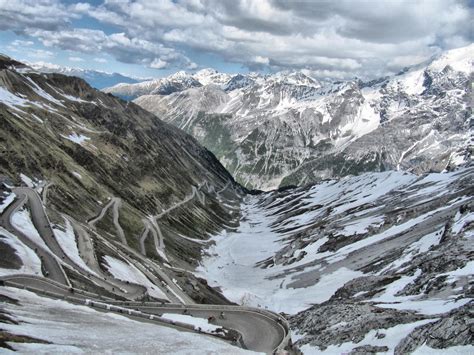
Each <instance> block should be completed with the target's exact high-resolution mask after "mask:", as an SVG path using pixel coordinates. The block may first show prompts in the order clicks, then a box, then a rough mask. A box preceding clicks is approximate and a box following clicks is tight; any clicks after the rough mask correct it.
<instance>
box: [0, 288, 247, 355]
mask: <svg viewBox="0 0 474 355" xmlns="http://www.w3.org/2000/svg"><path fill="white" fill-rule="evenodd" d="M0 293H1V294H3V295H6V296H8V297H11V298H14V299H17V300H19V301H20V305H14V304H10V303H5V304H4V305H2V306H3V309H4V310H5V311H7V312H9V313H12V314H14V315H15V319H16V320H17V321H20V324H18V325H16V324H7V323H4V324H2V329H3V330H5V331H8V332H10V333H12V334H22V335H26V336H30V337H34V338H37V339H42V340H47V341H50V342H52V343H54V344H38V343H9V344H10V346H12V347H13V348H14V349H15V350H17V351H19V352H20V353H23V354H24V353H30V354H51V353H88V354H89V353H90V354H115V353H117V354H136V353H143V354H145V353H147V354H178V355H184V354H194V353H195V352H196V349H206V351H208V352H209V353H213V354H255V353H253V352H250V351H248V350H243V349H239V348H237V347H235V346H231V345H229V344H227V343H225V342H224V341H221V340H219V339H216V338H213V337H206V336H202V335H199V334H193V333H190V332H180V331H178V330H175V329H172V328H168V327H164V326H160V325H158V324H152V323H145V322H138V321H135V320H132V319H130V318H127V317H124V316H122V315H118V314H109V313H104V312H99V311H96V310H94V309H91V308H89V307H86V306H78V305H72V304H69V303H67V302H65V301H62V300H51V299H49V298H45V297H39V296H37V295H35V294H34V293H31V292H29V291H26V290H20V289H16V288H11V287H3V288H1V289H0ZM177 339H178V340H179V341H177Z"/></svg>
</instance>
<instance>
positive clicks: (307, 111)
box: [104, 45, 474, 190]
mask: <svg viewBox="0 0 474 355" xmlns="http://www.w3.org/2000/svg"><path fill="white" fill-rule="evenodd" d="M473 53H474V45H469V46H467V47H463V48H458V49H454V50H451V51H447V52H444V53H442V54H440V55H438V56H437V57H435V58H432V59H431V60H429V61H428V62H426V63H423V64H420V65H417V66H414V67H411V68H406V69H405V70H403V71H402V72H400V73H398V74H397V75H394V76H390V77H383V78H380V79H377V80H372V81H369V82H364V81H361V80H350V81H343V82H327V81H318V80H316V79H314V78H311V77H310V76H308V75H306V74H305V73H304V72H301V71H299V72H298V71H289V72H279V73H276V74H268V75H259V74H254V73H251V74H237V75H229V74H225V73H218V72H217V71H215V70H212V69H205V70H202V71H199V72H197V73H195V74H187V73H185V72H178V73H176V74H174V75H172V76H170V77H167V78H163V79H157V80H152V81H146V82H142V83H138V84H119V85H116V86H114V87H111V88H106V89H104V91H105V92H108V93H113V94H114V95H118V96H121V97H125V98H128V99H131V98H134V102H135V103H137V104H138V105H140V106H142V107H143V108H145V109H147V110H148V111H150V112H152V113H154V114H156V115H157V116H158V117H160V119H162V120H164V121H165V122H169V123H171V124H173V125H175V126H177V127H179V128H181V129H183V130H184V131H186V132H188V133H190V134H191V135H193V136H194V137H195V138H196V139H197V140H198V141H199V142H200V143H201V144H203V145H204V146H206V147H207V148H208V149H209V150H211V151H212V152H213V153H214V154H215V155H216V156H217V157H218V159H219V160H220V161H221V162H222V164H223V165H224V166H225V167H226V168H227V169H228V170H229V171H230V172H231V173H232V174H233V175H234V176H235V178H236V179H237V181H238V182H239V183H241V184H242V185H243V186H246V187H248V188H256V189H264V190H268V189H274V188H277V187H279V186H280V187H282V186H288V185H302V184H308V183H311V182H315V181H319V180H321V179H326V178H332V177H342V176H346V175H350V174H356V173H359V172H364V171H384V170H391V169H395V170H398V169H401V170H406V171H411V172H414V173H423V172H429V171H443V170H446V169H448V170H449V169H451V168H452V167H453V166H456V165H459V164H463V163H466V162H467V161H469V159H470V156H471V153H472V143H473V139H472V128H473V122H472V105H471V100H472V88H471V85H470V83H471V81H472V58H473V56H474V54H473Z"/></svg>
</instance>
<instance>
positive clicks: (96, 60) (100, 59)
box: [94, 58, 108, 63]
mask: <svg viewBox="0 0 474 355" xmlns="http://www.w3.org/2000/svg"><path fill="white" fill-rule="evenodd" d="M94 62H97V63H107V62H108V60H107V59H105V58H94Z"/></svg>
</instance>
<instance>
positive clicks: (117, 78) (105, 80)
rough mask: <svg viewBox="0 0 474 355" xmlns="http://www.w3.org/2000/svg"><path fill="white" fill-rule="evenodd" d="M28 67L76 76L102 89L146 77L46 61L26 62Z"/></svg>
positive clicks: (138, 80) (45, 71)
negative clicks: (135, 76)
mask: <svg viewBox="0 0 474 355" xmlns="http://www.w3.org/2000/svg"><path fill="white" fill-rule="evenodd" d="M27 64H28V66H29V67H30V68H33V69H35V70H37V71H38V72H41V73H57V74H63V75H67V76H76V77H78V78H81V79H84V80H85V81H87V82H88V83H89V85H91V86H92V87H94V88H96V89H104V88H106V87H109V86H113V85H116V84H119V83H127V84H135V83H139V82H141V81H145V80H146V79H142V78H134V77H130V76H127V75H123V74H119V73H108V72H105V71H100V70H92V69H82V68H74V67H67V66H61V65H57V64H52V63H47V62H36V63H27Z"/></svg>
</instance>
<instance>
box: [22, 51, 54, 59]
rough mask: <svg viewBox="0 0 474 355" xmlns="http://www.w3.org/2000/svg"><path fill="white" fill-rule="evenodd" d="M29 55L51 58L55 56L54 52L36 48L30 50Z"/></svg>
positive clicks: (37, 57)
mask: <svg viewBox="0 0 474 355" xmlns="http://www.w3.org/2000/svg"><path fill="white" fill-rule="evenodd" d="M27 56H28V57H31V58H36V59H51V58H53V57H54V53H53V52H51V51H47V50H44V49H34V50H29V51H28V54H27Z"/></svg>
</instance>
